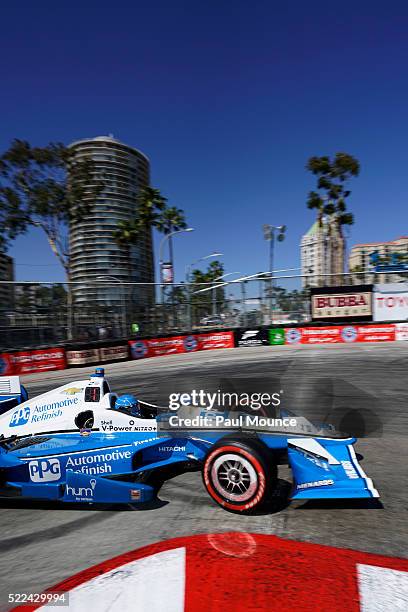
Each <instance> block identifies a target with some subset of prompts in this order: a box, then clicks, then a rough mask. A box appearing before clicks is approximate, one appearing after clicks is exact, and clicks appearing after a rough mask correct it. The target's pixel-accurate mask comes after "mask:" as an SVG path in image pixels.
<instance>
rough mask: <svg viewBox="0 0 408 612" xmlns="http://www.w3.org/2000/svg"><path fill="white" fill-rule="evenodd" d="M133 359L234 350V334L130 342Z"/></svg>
mask: <svg viewBox="0 0 408 612" xmlns="http://www.w3.org/2000/svg"><path fill="white" fill-rule="evenodd" d="M129 346H130V354H131V357H132V359H144V358H146V357H159V356H162V355H174V354H178V353H193V352H196V351H206V350H213V349H221V348H233V347H234V346H235V344H234V333H233V332H232V331H224V332H212V333H211V332H209V333H205V334H191V335H188V336H172V337H170V338H147V339H143V340H142V339H141V340H129Z"/></svg>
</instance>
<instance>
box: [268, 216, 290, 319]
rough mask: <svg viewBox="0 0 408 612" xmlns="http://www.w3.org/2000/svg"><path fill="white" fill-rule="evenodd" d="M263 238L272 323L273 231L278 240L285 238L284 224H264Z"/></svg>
mask: <svg viewBox="0 0 408 612" xmlns="http://www.w3.org/2000/svg"><path fill="white" fill-rule="evenodd" d="M263 231H264V238H265V240H269V275H270V280H269V300H268V301H269V313H270V314H269V317H270V322H271V323H273V256H274V247H275V231H277V232H279V233H278V236H277V240H278V242H282V241H283V240H285V232H286V225H264V226H263Z"/></svg>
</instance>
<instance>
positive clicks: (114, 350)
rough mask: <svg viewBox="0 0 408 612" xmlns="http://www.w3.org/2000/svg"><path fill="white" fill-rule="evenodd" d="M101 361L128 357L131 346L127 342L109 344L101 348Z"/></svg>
mask: <svg viewBox="0 0 408 612" xmlns="http://www.w3.org/2000/svg"><path fill="white" fill-rule="evenodd" d="M99 355H100V361H119V360H121V359H128V356H129V348H128V345H127V344H121V345H120V346H109V347H103V348H100V349H99Z"/></svg>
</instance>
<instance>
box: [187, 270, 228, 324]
mask: <svg viewBox="0 0 408 612" xmlns="http://www.w3.org/2000/svg"><path fill="white" fill-rule="evenodd" d="M223 274H224V266H223V264H222V263H221V262H220V261H219V260H214V261H212V262H211V263H210V264H209V266H208V268H207V270H205V271H202V270H199V269H194V270H192V272H191V283H192V296H191V302H192V307H193V314H194V313H195V315H199V316H200V317H202V316H206V315H208V314H210V313H211V312H212V304H213V300H215V302H216V304H217V305H218V310H222V309H223V308H224V302H225V291H224V287H215V288H214V289H209V290H208V291H202V292H201V291H200V290H201V289H208V287H210V285H208V283H214V285H216V283H217V279H218V278H219V277H220V276H222V275H223ZM220 282H222V281H220Z"/></svg>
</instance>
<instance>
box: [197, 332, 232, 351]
mask: <svg viewBox="0 0 408 612" xmlns="http://www.w3.org/2000/svg"><path fill="white" fill-rule="evenodd" d="M196 338H197V350H198V351H206V350H210V349H222V348H233V347H234V334H233V332H231V331H228V332H213V333H208V334H197V335H196Z"/></svg>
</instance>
